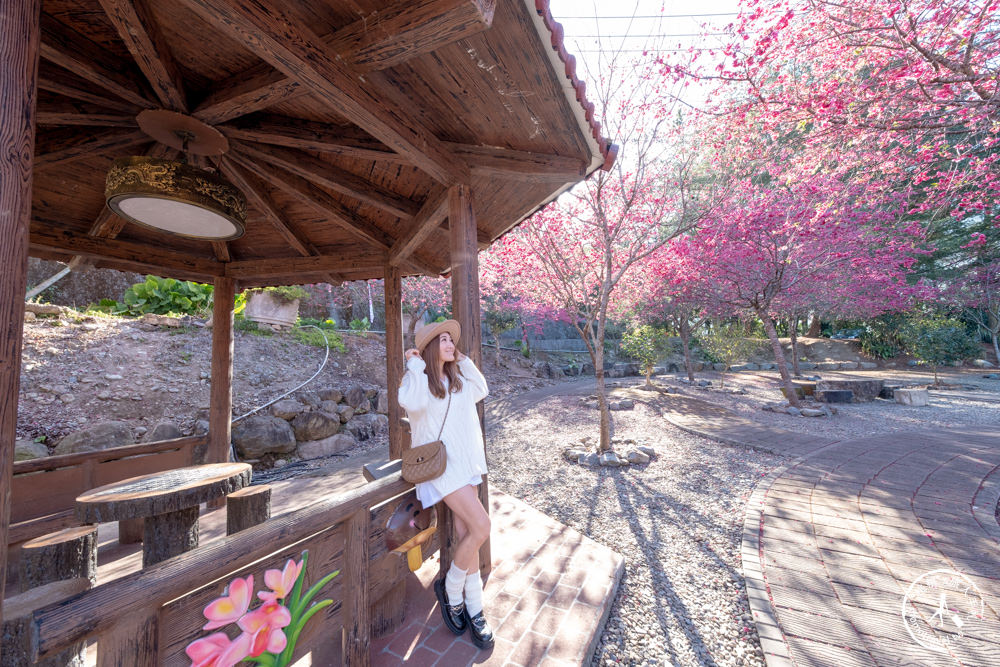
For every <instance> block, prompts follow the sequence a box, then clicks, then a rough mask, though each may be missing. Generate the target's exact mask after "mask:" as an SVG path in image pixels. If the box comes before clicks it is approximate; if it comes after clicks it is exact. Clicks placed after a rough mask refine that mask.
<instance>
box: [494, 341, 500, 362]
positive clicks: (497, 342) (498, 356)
mask: <svg viewBox="0 0 1000 667" xmlns="http://www.w3.org/2000/svg"><path fill="white" fill-rule="evenodd" d="M493 340H495V341H496V345H497V368H500V334H496V335H495V336H493Z"/></svg>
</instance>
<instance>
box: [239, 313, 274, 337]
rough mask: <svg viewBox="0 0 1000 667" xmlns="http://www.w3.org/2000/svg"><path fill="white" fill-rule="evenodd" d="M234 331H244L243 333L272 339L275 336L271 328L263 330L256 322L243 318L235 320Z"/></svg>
mask: <svg viewBox="0 0 1000 667" xmlns="http://www.w3.org/2000/svg"><path fill="white" fill-rule="evenodd" d="M233 329H235V330H236V331H242V332H243V333H248V334H253V335H254V336H265V337H270V336H273V335H274V331H273V330H272V329H271V328H270V327H268V328H266V329H261V328H260V327H258V326H257V323H256V322H254V321H253V320H248V319H246V318H245V317H242V316H240V317H237V318H235V319H234V320H233Z"/></svg>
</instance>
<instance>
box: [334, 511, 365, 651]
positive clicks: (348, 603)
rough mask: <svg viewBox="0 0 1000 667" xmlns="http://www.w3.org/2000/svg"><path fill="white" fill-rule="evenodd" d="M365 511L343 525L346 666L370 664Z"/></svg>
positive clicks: (343, 612)
mask: <svg viewBox="0 0 1000 667" xmlns="http://www.w3.org/2000/svg"><path fill="white" fill-rule="evenodd" d="M369 513H370V510H369V509H368V508H367V507H364V508H362V509H360V510H358V511H357V512H355V513H354V514H352V515H351V517H350V518H349V519H347V521H345V522H344V533H345V534H344V576H345V579H344V588H343V591H344V602H343V611H342V615H341V617H342V618H343V619H344V629H343V636H342V643H341V648H342V650H341V655H342V656H343V661H344V664H345V665H350V666H351V667H357V666H360V667H365V666H367V665H369V664H370V663H371V627H372V626H371V609H370V608H371V602H370V601H369V595H368V523H369V521H370V519H369Z"/></svg>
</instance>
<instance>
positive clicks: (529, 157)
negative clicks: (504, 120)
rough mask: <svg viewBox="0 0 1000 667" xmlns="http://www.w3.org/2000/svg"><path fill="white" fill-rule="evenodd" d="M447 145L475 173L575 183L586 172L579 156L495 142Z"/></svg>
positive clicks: (585, 165)
mask: <svg viewBox="0 0 1000 667" xmlns="http://www.w3.org/2000/svg"><path fill="white" fill-rule="evenodd" d="M445 145H446V146H447V147H448V149H449V150H451V151H452V153H453V154H454V155H457V156H458V157H461V158H462V159H463V160H465V162H466V164H468V165H469V169H470V170H471V171H472V174H473V175H474V176H498V177H500V178H510V179H517V180H532V181H534V180H538V179H544V180H547V181H555V182H560V183H576V182H578V181H580V180H582V179H583V178H584V177H585V176H586V175H587V172H586V168H587V163H585V162H584V161H583V160H580V159H577V158H571V157H563V156H561V155H545V154H542V153H532V152H528V151H516V150H511V149H509V148H495V147H493V146H471V145H467V144H457V143H450V142H449V143H447V144H445Z"/></svg>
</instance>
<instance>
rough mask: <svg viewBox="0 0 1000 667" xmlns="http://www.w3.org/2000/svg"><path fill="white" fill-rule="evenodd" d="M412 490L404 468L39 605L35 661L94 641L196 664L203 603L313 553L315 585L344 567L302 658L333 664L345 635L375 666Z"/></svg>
mask: <svg viewBox="0 0 1000 667" xmlns="http://www.w3.org/2000/svg"><path fill="white" fill-rule="evenodd" d="M318 483H322V482H318ZM412 489H413V486H412V484H409V483H408V482H405V481H404V480H403V479H402V478H401V477H400V475H399V473H395V474H393V475H390V476H388V477H386V478H383V479H380V480H378V481H375V482H372V483H370V484H367V485H366V486H363V487H360V488H358V489H354V490H351V491H349V492H347V493H344V494H341V495H338V496H334V497H331V498H328V499H326V500H322V501H320V502H317V503H315V504H313V505H309V506H307V507H304V508H301V509H298V510H295V511H293V512H289V513H287V514H284V515H281V516H278V517H275V518H272V519H271V520H269V521H267V522H265V523H263V524H260V525H258V526H255V527H253V528H249V529H247V530H245V531H243V532H240V533H237V534H235V535H232V536H230V537H226V538H223V539H220V540H217V541H213V542H209V543H207V544H205V545H203V546H201V547H199V548H197V549H195V550H194V551H191V552H188V553H186V554H184V555H182V556H178V557H175V558H172V559H170V560H167V561H164V562H162V563H159V564H157V565H154V566H152V567H149V568H146V569H144V570H141V571H139V572H136V573H134V574H131V575H127V576H125V577H122V578H120V579H117V580H115V581H111V582H108V583H105V584H102V585H100V586H97V587H95V588H92V589H91V590H89V591H85V592H83V593H80V594H79V595H76V596H74V597H71V598H69V599H67V600H64V601H62V602H59V603H56V604H52V605H50V606H48V607H44V608H42V609H39V610H37V611H36V612H35V613H34V616H33V620H32V632H31V635H32V646H31V651H32V653H33V656H34V659H36V660H37V659H39V658H43V657H45V656H47V655H53V654H55V653H57V652H58V651H60V650H61V649H64V648H65V647H68V646H71V645H73V644H75V643H77V642H81V641H84V640H92V639H93V640H96V642H97V664H98V665H100V666H109V665H116V666H117V665H131V666H135V667H144V666H146V665H149V666H153V665H184V664H190V661H189V660H187V659H186V656H185V655H184V648H185V647H186V646H187V644H189V643H190V642H191V641H193V640H194V639H195V638H197V637H199V636H202V635H203V634H205V633H203V632H202V631H201V626H202V625H203V624H204V622H205V619H204V618H203V616H202V615H201V612H202V609H204V607H205V605H207V604H208V603H209V602H210V601H211V600H212V599H214V598H216V597H218V596H219V595H221V593H222V591H223V589H224V587H225V586H226V584H227V583H228V582H229V581H230V580H231V579H232V578H234V577H237V576H243V577H245V576H247V575H249V574H253V575H255V579H256V580H257V581H261V577H262V575H263V572H264V570H265V569H269V568H280V567H281V566H282V565H283V564H284V562H285V560H286V559H288V558H293V557H294V558H298V556H299V554H300V553H301V552H302V551H303V550H304V549H308V550H309V564H308V567H307V579H308V580H309V581H315V580H317V579H318V578H320V577H321V576H323V575H325V574H327V573H328V572H330V571H332V570H337V569H339V570H340V572H341V573H340V576H338V577H336V578H335V579H333V581H332V582H331V583H330V584H329V585H328V586H327V588H326V589H325V590H324V591H323V592H322V594H321V595H320V596H319V599H326V598H331V599H333V600H334V604H332V605H330V606H329V607H327V608H326V609H324V610H323V611H322V612H321V613H320V614H318V615H317V616H316V617H314V618H313V619H312V620H311V621H310V622H309V624H308V625H307V627H306V628H305V630H304V631H303V633H302V635H301V636H300V639H299V644H298V648H297V650H296V659H297V658H298V657H299V656H301V655H305V654H306V653H308V652H310V651H311V652H312V661H313V664H333V663H332V660H331V657H332V656H333V655H338V654H340V650H339V649H340V648H341V647H340V646H337V645H335V644H334V642H337V643H339V642H341V641H342V650H343V653H342V661H343V664H346V665H367V664H369V659H370V658H369V650H370V640H371V635H370V627H371V618H370V611H369V610H370V608H371V603H372V601H373V600H378V599H380V598H381V597H382V596H383V595H385V594H386V593H387V592H388V591H389V590H390V589H391V588H392V587H393V586H394V585H396V584H397V583H398V582H399V581H400V580H401V579H402V578H403V577H404V576H405V575H406V567H407V566H406V557H405V556H404V555H403V554H401V553H397V552H389V551H388V550H387V548H386V545H385V535H384V532H385V525H386V520H387V518H388V516H389V515H390V514H391V513H392V511H393V509H394V508H395V506H396V505H397V504H398V503H399V501H400V499H399V498H398V496H400V495H401V494H406V495H405V497H409V496H410V495H413V491H412ZM414 497H415V496H414ZM432 551H433V547H431V548H428V549H427V550H426V552H425V556H426V555H429V554H430V553H431V552H432ZM331 651H332V652H331ZM324 656H326V657H324Z"/></svg>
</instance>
